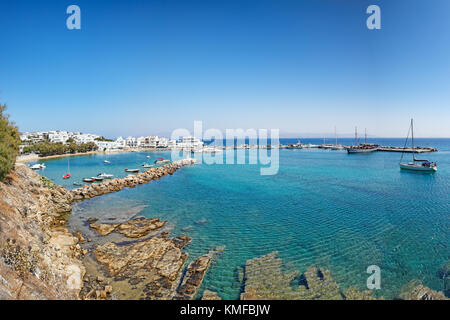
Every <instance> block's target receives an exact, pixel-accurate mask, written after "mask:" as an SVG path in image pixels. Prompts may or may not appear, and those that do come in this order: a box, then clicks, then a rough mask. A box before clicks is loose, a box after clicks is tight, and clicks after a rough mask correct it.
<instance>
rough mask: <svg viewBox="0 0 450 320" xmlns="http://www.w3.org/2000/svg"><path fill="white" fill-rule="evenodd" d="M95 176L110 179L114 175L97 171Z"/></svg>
mask: <svg viewBox="0 0 450 320" xmlns="http://www.w3.org/2000/svg"><path fill="white" fill-rule="evenodd" d="M97 177H99V178H103V179H112V178H113V177H114V175H113V174H108V173H99V174H98V175H97Z"/></svg>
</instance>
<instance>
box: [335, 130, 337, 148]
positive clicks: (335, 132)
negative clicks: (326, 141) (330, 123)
mask: <svg viewBox="0 0 450 320" xmlns="http://www.w3.org/2000/svg"><path fill="white" fill-rule="evenodd" d="M334 136H335V137H336V146H337V132H336V126H334Z"/></svg>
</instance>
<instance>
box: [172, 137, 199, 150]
mask: <svg viewBox="0 0 450 320" xmlns="http://www.w3.org/2000/svg"><path fill="white" fill-rule="evenodd" d="M177 148H180V149H199V148H203V142H202V141H201V140H200V139H197V138H195V137H192V136H187V137H183V138H182V139H181V141H179V142H177Z"/></svg>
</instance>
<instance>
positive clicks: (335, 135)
mask: <svg viewBox="0 0 450 320" xmlns="http://www.w3.org/2000/svg"><path fill="white" fill-rule="evenodd" d="M334 137H335V138H336V142H335V144H334V146H332V147H331V150H343V149H344V147H343V146H341V145H339V144H338V138H337V131H336V126H335V127H334Z"/></svg>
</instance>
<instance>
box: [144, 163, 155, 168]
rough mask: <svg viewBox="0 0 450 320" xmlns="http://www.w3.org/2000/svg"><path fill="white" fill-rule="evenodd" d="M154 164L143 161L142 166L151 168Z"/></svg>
mask: <svg viewBox="0 0 450 320" xmlns="http://www.w3.org/2000/svg"><path fill="white" fill-rule="evenodd" d="M153 166H154V165H153V164H149V163H143V164H142V166H141V167H142V168H152V167H153Z"/></svg>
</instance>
